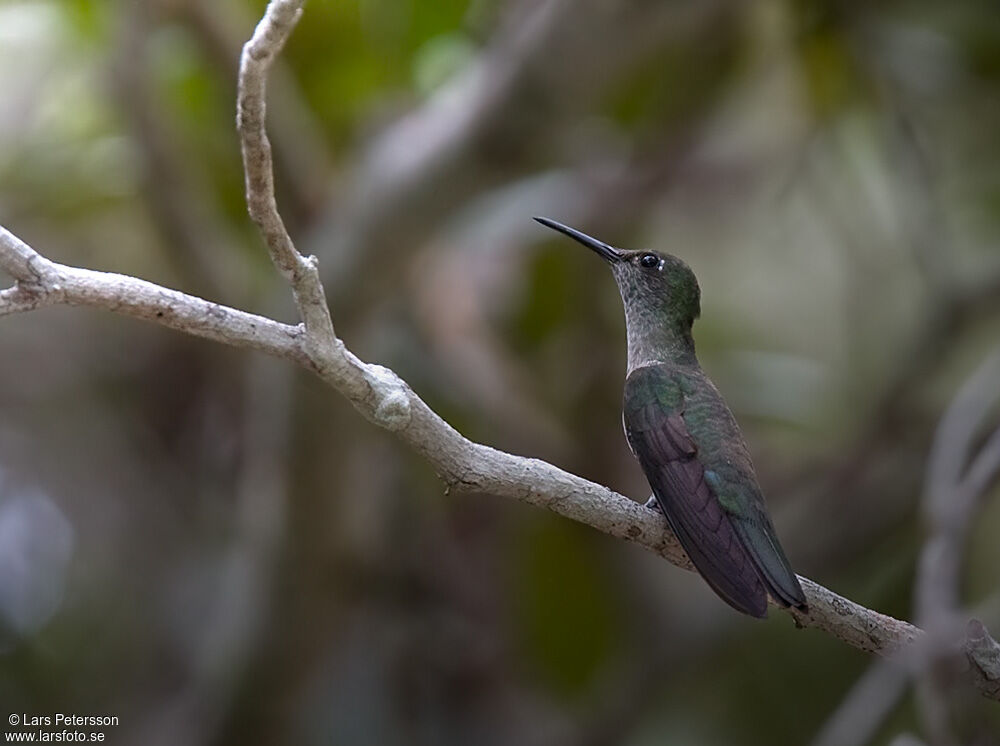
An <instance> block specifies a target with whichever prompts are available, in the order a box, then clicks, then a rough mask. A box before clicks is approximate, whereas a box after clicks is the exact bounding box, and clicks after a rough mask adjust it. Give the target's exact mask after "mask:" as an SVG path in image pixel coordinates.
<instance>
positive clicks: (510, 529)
mask: <svg viewBox="0 0 1000 746" xmlns="http://www.w3.org/2000/svg"><path fill="white" fill-rule="evenodd" d="M263 5H264V4H263V3H261V2H243V1H242V0H220V1H219V2H211V3H210V2H198V1H197V0H137V1H135V2H84V1H83V0H76V1H69V0H66V1H62V2H59V1H55V0H49V1H40V0H39V1H34V2H32V1H26V2H10V1H8V2H4V3H0V91H2V94H0V102H2V103H0V222H2V224H3V225H5V226H6V227H8V228H9V229H10V230H12V231H13V232H14V233H16V234H18V235H19V236H21V237H22V238H23V239H25V240H26V241H28V242H29V243H31V244H32V245H33V246H34V247H35V248H36V249H37V250H39V251H40V252H42V253H43V254H45V255H47V256H49V257H50V258H52V259H55V260H58V261H63V262H67V263H70V264H75V265H79V266H85V267H89V268H94V269H103V270H109V271H116V272H124V273H129V274H135V275H138V276H140V277H143V278H145V279H149V280H152V281H154V282H158V283H162V284H165V285H168V286H170V287H175V288H178V289H182V290H185V291H187V292H191V293H195V294H199V295H202V296H205V297H208V298H211V299H213V300H217V301H219V302H222V303H226V304H230V305H235V306H238V307H241V308H246V309H248V310H253V311H256V312H258V313H264V314H268V315H273V316H275V317H277V318H280V319H282V320H285V321H292V320H293V319H294V312H293V310H292V307H291V303H290V298H289V292H288V289H287V287H286V286H284V285H283V283H282V282H281V281H280V279H279V278H278V277H277V275H276V273H275V271H274V270H273V268H272V267H271V265H270V263H269V261H268V258H267V254H266V251H265V250H264V248H263V246H262V244H261V241H260V239H259V237H258V236H257V235H256V233H255V232H254V230H253V228H252V226H251V224H250V223H249V220H248V219H247V217H246V211H245V205H244V202H243V196H242V173H241V169H240V160H239V151H238V144H237V139H236V136H235V132H234V126H233V125H234V116H235V115H234V109H235V105H234V102H235V75H236V70H237V61H238V55H239V48H240V45H241V44H242V42H243V41H244V40H245V39H246V38H248V37H249V34H250V32H251V30H252V28H253V25H254V24H255V22H256V20H257V19H258V18H259V14H260V12H261V11H262V9H263ZM998 83H1000V14H998V13H997V12H996V6H995V4H993V3H986V2H983V3H967V2H957V3H940V2H930V1H927V2H920V1H918V0H913V1H911V2H891V3H857V2H793V1H790V0H789V1H782V0H773V1H772V0H767V1H766V2H753V3H751V2H743V3H740V2H723V1H722V0H708V1H707V2H695V1H694V0H687V1H686V2H676V3H666V2H659V1H654V0H623V1H622V2H617V3H607V2H602V1H601V0H581V1H579V2H569V1H568V0H551V1H546V2H540V1H534V0H531V1H529V0H523V1H520V0H510V1H503V0H471V2H466V1H465V0H436V1H435V2H419V1H418V0H403V1H401V2H394V1H391V0H360V1H359V2H355V1H351V2H342V1H337V2H334V1H333V0H312V1H311V2H309V3H308V4H307V6H306V11H305V15H304V17H303V19H302V21H301V23H300V25H299V27H298V28H297V30H296V31H295V32H294V35H293V37H292V39H291V41H290V42H289V44H288V46H287V48H286V50H285V52H284V54H283V55H282V57H281V58H280V60H279V63H278V64H277V66H276V68H275V70H274V72H273V74H272V76H271V83H270V88H269V92H268V106H269V118H270V134H271V137H272V142H273V144H274V149H275V159H276V171H277V194H278V202H279V206H280V208H281V210H282V214H283V216H284V217H285V219H286V221H287V223H288V225H289V228H290V230H291V232H292V235H293V237H294V238H295V239H296V241H297V243H298V245H299V248H300V249H301V250H303V251H305V252H311V253H315V254H317V255H318V256H319V257H320V267H321V269H322V271H323V273H324V277H325V279H326V280H327V287H328V294H329V300H330V305H331V308H332V311H333V317H334V323H335V324H336V326H337V329H338V332H339V333H340V335H341V336H342V338H343V339H344V340H345V341H346V343H347V344H348V345H349V346H350V347H351V349H353V350H354V351H355V352H357V353H358V354H359V355H361V356H362V357H364V358H365V359H366V360H371V361H374V362H379V363H382V364H385V365H388V366H391V367H392V368H393V369H394V370H396V371H397V372H398V373H399V374H400V375H402V376H403V377H404V378H405V379H406V380H407V381H409V382H410V384H411V385H412V386H413V387H414V389H415V390H416V391H417V393H418V394H420V395H421V396H423V397H424V398H425V399H426V400H427V401H428V402H429V403H430V404H431V405H432V406H433V407H435V408H436V409H437V410H438V411H439V412H440V413H441V414H442V415H443V416H444V417H445V418H446V419H447V420H448V421H449V422H451V423H452V424H453V425H455V426H456V427H458V428H459V429H460V430H461V431H462V432H464V433H465V434H467V435H468V436H470V437H472V438H474V439H477V440H481V441H484V442H487V443H489V444H491V445H495V446H497V447H500V448H503V449H506V450H510V451H513V452H515V453H519V454H524V455H531V456H537V457H540V458H543V459H546V460H549V461H551V462H553V463H555V464H557V465H559V466H561V467H563V468H566V469H569V470H571V471H573V472H576V473H578V474H581V475H583V476H585V477H587V478H589V479H592V480H595V481H598V482H601V483H603V484H607V485H609V486H610V487H612V488H614V489H616V490H619V491H621V492H624V493H625V494H628V495H631V496H632V497H634V498H635V499H645V497H646V496H647V494H648V488H647V486H646V485H645V482H644V480H643V477H642V475H641V472H640V471H639V469H638V467H637V465H636V464H635V463H634V461H633V460H632V458H631V456H630V454H629V453H628V450H627V447H626V445H625V441H624V437H623V435H622V432H621V423H620V396H621V386H622V379H623V372H624V356H625V342H624V329H623V323H622V313H621V308H620V300H619V299H618V296H617V293H616V291H615V287H614V283H613V282H612V280H611V277H610V274H609V273H608V271H607V269H606V268H605V267H603V266H602V265H601V263H600V262H599V261H598V260H597V259H596V258H595V257H594V256H593V255H591V254H589V253H588V252H586V250H584V249H583V248H582V247H579V246H577V245H575V244H572V243H571V242H569V241H567V240H565V239H562V238H559V237H557V236H555V234H552V233H550V232H547V231H545V230H544V229H543V228H541V227H540V226H538V225H536V224H535V223H533V222H532V221H531V220H530V217H531V216H532V215H536V214H540V215H548V216H551V217H553V218H556V219H559V220H562V221H563V222H566V223H569V224H571V225H575V226H577V227H579V228H581V229H583V230H586V231H588V232H591V233H593V234H594V235H597V236H598V237H600V238H603V239H605V240H607V241H608V242H610V243H614V244H617V245H620V246H625V247H643V246H649V247H654V248H657V249H661V250H666V251H669V252H671V253H674V254H677V255H678V256H680V257H682V258H683V259H684V260H685V261H687V262H688V263H689V264H690V265H691V266H692V267H693V269H694V270H695V272H696V274H697V275H698V277H699V280H700V282H701V286H702V309H703V314H702V319H701V320H700V321H699V322H698V323H697V324H696V326H695V337H696V340H697V344H698V351H699V355H700V357H701V360H702V363H703V365H704V367H705V368H706V369H707V371H708V372H709V374H710V375H711V376H712V377H713V378H714V379H715V381H716V382H717V383H718V385H719V387H720V388H721V390H722V391H723V393H724V395H725V396H726V397H727V399H728V401H729V402H730V404H731V406H732V407H733V409H734V411H735V413H736V415H737V417H738V419H739V420H740V422H741V423H742V425H743V428H744V430H745V433H746V435H747V438H748V440H749V442H750V444H751V449H752V452H753V454H754V457H755V460H756V463H757V467H758V472H759V476H760V479H761V483H762V485H763V487H764V489H765V492H766V493H767V494H768V496H769V504H770V506H771V510H772V514H773V515H774V518H775V521H776V524H777V527H778V531H779V534H780V535H781V537H782V541H783V543H784V545H785V547H786V549H787V551H788V554H789V555H790V557H791V559H792V561H793V564H794V565H795V567H796V569H797V570H798V571H799V572H800V573H802V574H804V575H807V576H809V577H811V578H813V579H815V580H817V581H818V582H821V583H823V584H825V585H827V586H829V587H831V588H833V589H835V590H837V591H838V592H840V593H842V594H843V595H846V596H848V597H850V598H852V599H854V600H856V601H858V602H860V603H863V604H865V605H867V606H870V607H874V608H877V609H879V610H881V611H884V612H886V613H890V614H893V615H896V616H900V617H903V618H912V616H913V614H912V610H911V593H912V588H913V581H914V573H915V565H916V558H917V555H918V553H919V551H920V548H921V545H922V541H923V537H924V531H923V528H922V523H921V519H920V499H921V494H922V491H923V484H924V476H925V469H926V463H927V456H928V451H929V448H930V444H931V440H932V437H933V433H934V429H935V426H936V424H937V423H938V421H939V419H940V417H941V413H942V412H943V410H944V408H945V407H946V405H947V403H948V402H949V401H950V400H951V398H952V397H953V396H954V393H955V391H956V389H957V388H958V386H959V385H960V384H961V382H962V381H963V380H965V379H966V378H967V377H968V376H969V375H970V373H971V372H972V371H973V370H974V369H975V368H976V367H977V366H978V365H979V363H980V361H981V360H982V359H983V358H984V357H985V356H986V354H987V352H988V351H989V350H990V349H991V348H993V347H995V346H996V341H997V335H998V331H1000V251H998V249H997V239H998V237H1000V168H998V166H1000V148H998V147H997V141H998V139H997V133H998V132H1000V95H998V94H1000V87H998ZM998 385H1000V384H998ZM993 496H994V497H996V488H995V487H994V489H993ZM987 497H988V496H987ZM998 531H1000V502H998V501H997V500H995V499H994V500H989V499H986V500H984V502H983V509H982V512H981V513H980V514H979V515H978V518H977V520H976V522H975V526H974V530H973V532H972V535H971V536H970V538H969V541H968V562H967V568H966V572H965V580H966V586H965V588H964V590H963V598H964V600H965V601H966V602H967V603H968V604H969V605H970V607H975V606H977V605H980V604H984V603H985V604H986V605H987V606H986V608H987V609H990V608H992V609H993V612H992V613H993V616H992V617H990V616H989V615H988V614H987V615H984V619H985V620H986V621H987V622H988V623H989V622H990V619H993V620H994V621H993V624H994V631H996V626H995V625H996V623H997V620H998V617H1000V614H998V613H997V612H996V607H997V605H998V604H997V601H998V597H997V586H998V582H1000V570H998V567H1000V543H998V542H997V541H996V538H995V537H996V536H997V533H998ZM990 604H992V606H990ZM772 617H773V618H772V619H770V620H769V621H767V622H755V621H753V620H750V619H747V618H744V617H741V616H739V615H738V614H736V613H735V612H733V611H731V610H730V609H729V608H728V607H726V606H725V605H724V604H723V603H722V602H720V601H719V600H718V599H717V598H716V597H715V596H714V595H713V594H712V593H711V592H710V591H709V590H708V588H707V587H706V586H705V585H704V584H703V583H702V581H700V579H699V578H697V577H696V576H695V575H693V574H690V573H686V572H683V571H681V570H678V569H676V568H674V567H672V566H670V565H668V564H667V563H665V562H663V561H662V560H660V559H658V558H656V557H655V556H653V555H651V554H648V553H646V552H644V551H643V550H641V549H638V548H636V547H634V546H630V545H625V544H623V543H621V542H619V541H615V540H612V539H609V538H607V537H605V536H602V535H600V534H598V533H596V532H594V531H592V530H590V529H587V528H583V527H580V526H577V525H574V524H572V523H570V522H568V521H566V520H564V519H561V518H558V517H556V516H553V515H551V514H549V513H546V512H545V511H542V510H538V509H533V508H530V507H527V506H525V505H521V504H518V503H516V502H512V501H510V500H505V499H500V498H496V497H492V496H489V495H478V494H474V495H464V494H454V493H453V494H445V491H444V487H443V484H442V483H441V482H440V481H439V480H438V479H437V478H436V477H435V475H434V473H433V472H432V470H431V469H430V468H429V467H428V466H427V464H425V463H424V462H422V461H421V460H420V459H419V458H418V457H417V456H415V455H414V454H412V453H411V452H409V451H408V450H406V449H405V448H404V447H402V446H401V445H400V444H399V443H397V442H396V441H395V440H394V439H393V438H392V437H391V436H390V435H388V434H386V433H385V432H383V431H380V430H378V429H376V428H374V427H373V426H371V425H369V424H368V423H367V422H365V421H364V420H363V419H362V418H361V417H359V416H358V415H357V414H356V413H355V412H354V411H353V409H351V408H350V406H349V405H348V404H347V403H345V402H344V401H343V400H341V399H340V398H339V397H338V396H337V395H336V394H335V393H334V392H332V391H331V390H330V389H328V388H326V387H324V386H323V385H322V384H321V383H320V382H319V381H318V380H317V379H315V378H313V377H311V376H309V375H308V374H305V373H303V372H301V371H299V370H296V369H293V367H292V366H291V365H290V364H288V363H284V362H280V361H274V360H270V359H265V358H262V357H261V356H259V355H255V354H252V353H249V352H246V351H237V350H231V349H226V348H222V347H220V346H217V345H213V344H211V343H208V342H205V341H201V340H196V339H190V338H186V337H183V336H181V335H179V334H177V333H174V332H171V331H168V330H165V329H160V328H157V327H154V326H150V325H145V324H142V323H139V322H137V321H133V320H130V319H126V318H122V317H118V316H111V315H108V314H106V313H101V312H97V311H91V310H84V309H66V308H56V309H49V310H43V311H39V312H36V313H32V314H27V315H21V316H12V317H7V318H4V319H2V321H0V705H2V706H3V708H2V709H5V710H8V711H9V712H17V713H27V714H29V715H30V714H46V713H52V712H76V713H80V714H108V715H117V716H118V717H119V718H120V719H121V725H120V726H118V727H117V728H112V729H109V730H108V731H107V732H108V737H109V741H110V742H111V743H144V744H228V743H233V744H235V743H242V744H246V743H260V744H285V743H301V744H338V746H339V745H348V746H350V745H353V744H411V743H412V744H560V745H565V746H575V745H577V744H580V745H584V744H594V745H597V744H619V743H623V744H634V745H635V746H644V745H646V744H663V743H671V744H686V743H692V744H694V743H697V744H733V743H740V744H758V743H760V744H763V743H789V744H797V743H803V744H804V743H808V742H809V741H810V739H811V738H813V736H814V735H815V734H816V733H817V732H818V731H819V729H820V728H821V726H822V725H823V723H824V721H825V720H826V718H828V717H829V716H830V714H831V713H832V712H833V711H834V709H835V708H836V707H837V705H838V704H839V703H840V701H841V700H842V698H843V697H844V696H845V694H846V693H847V692H848V691H849V690H850V687H851V685H852V683H853V682H854V681H855V680H856V679H857V677H859V676H860V675H861V674H862V673H863V672H864V671H865V670H866V668H867V667H868V666H869V665H871V663H872V659H871V658H869V657H868V656H866V655H864V654H862V653H860V652H858V651H856V650H853V649H851V648H848V647H846V646H845V645H843V644H841V643H839V642H837V641H836V640H833V639H832V638H829V637H827V636H824V635H823V634H821V633H818V632H815V631H797V630H795V629H794V627H793V625H792V623H791V621H790V619H788V618H787V617H786V616H784V615H782V614H777V613H775V614H772ZM968 717H969V718H970V721H969V722H978V720H977V718H980V717H986V718H987V722H988V723H992V726H994V727H995V728H996V729H1000V721H998V719H997V712H996V707H995V705H992V706H991V705H990V704H987V703H985V702H983V703H980V702H977V701H975V699H973V703H972V704H971V710H970V714H969V715H968ZM5 727H6V726H5ZM984 727H985V728H986V730H979V731H978V732H979V733H980V735H979V736H978V738H979V739H980V740H978V741H975V742H976V743H989V742H990V741H989V737H988V736H986V735H984V734H985V733H987V732H989V731H988V728H989V726H984ZM917 730H918V719H917V717H916V713H915V706H914V702H913V700H912V698H911V697H910V696H909V695H908V696H907V697H906V698H904V699H903V700H902V702H901V703H900V705H899V706H898V707H896V708H894V709H893V713H892V715H891V717H890V718H889V719H888V720H887V721H886V722H885V724H884V725H883V726H882V727H881V729H880V730H879V733H878V736H877V737H876V738H875V740H873V741H871V743H877V744H888V743H890V742H891V741H892V740H893V738H895V737H896V736H897V735H899V734H902V733H906V732H911V731H917ZM984 739H985V740H984ZM994 743H995V741H994Z"/></svg>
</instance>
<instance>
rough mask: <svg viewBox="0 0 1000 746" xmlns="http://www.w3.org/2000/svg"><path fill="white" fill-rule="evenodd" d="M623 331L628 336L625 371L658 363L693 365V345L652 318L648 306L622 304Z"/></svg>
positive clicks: (694, 362)
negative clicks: (639, 307) (644, 307)
mask: <svg viewBox="0 0 1000 746" xmlns="http://www.w3.org/2000/svg"><path fill="white" fill-rule="evenodd" d="M625 332H626V336H627V338H628V371H627V372H626V375H628V374H630V373H631V372H632V371H633V370H635V369H636V368H643V367H645V366H647V365H658V364H660V363H671V364H674V365H677V364H682V365H697V364H698V361H697V359H696V358H695V354H694V345H693V343H692V342H691V339H690V337H688V338H687V339H685V338H684V337H683V336H681V335H678V333H677V332H676V331H675V330H673V329H671V328H670V327H669V326H668V325H666V324H664V323H663V322H662V320H660V319H657V318H655V316H654V314H653V313H652V312H651V311H650V310H648V309H642V310H637V309H636V306H635V305H634V304H628V305H626V306H625Z"/></svg>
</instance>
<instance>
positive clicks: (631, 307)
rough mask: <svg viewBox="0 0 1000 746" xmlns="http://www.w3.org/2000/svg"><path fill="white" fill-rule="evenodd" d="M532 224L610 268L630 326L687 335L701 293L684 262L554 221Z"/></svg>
mask: <svg viewBox="0 0 1000 746" xmlns="http://www.w3.org/2000/svg"><path fill="white" fill-rule="evenodd" d="M535 220H537V221H538V222H539V223H541V224H542V225H544V226H546V227H548V228H551V229H552V230H555V231H559V232H560V233H564V234H565V235H567V236H569V237H570V238H572V239H574V240H575V241H579V242H580V243H582V244H583V245H584V246H586V247H587V248H588V249H591V250H592V251H594V252H595V253H597V254H598V255H600V256H601V257H602V258H603V259H604V260H605V261H607V262H608V263H609V264H610V265H611V271H612V272H613V273H614V276H615V280H616V281H617V283H618V290H619V291H620V292H621V295H622V300H623V301H624V303H625V312H626V316H627V317H628V319H629V322H630V323H632V322H633V321H634V322H636V323H643V324H665V325H667V326H669V327H671V328H674V329H676V330H677V331H678V332H681V333H688V334H690V331H691V325H692V324H693V323H694V320H695V319H696V318H698V315H699V314H700V313H701V291H700V290H699V288H698V280H697V279H696V278H695V276H694V272H692V271H691V268H690V267H688V266H687V264H685V263H684V262H683V261H681V260H680V259H678V258H677V257H675V256H672V255H671V254H664V253H662V252H659V251H650V250H648V249H640V250H629V249H618V248H615V247H614V246H610V245H609V244H606V243H604V242H603V241H599V240H597V239H596V238H593V237H591V236H588V235H587V234H586V233H581V232H580V231H578V230H576V229H574V228H570V227H569V226H566V225H563V224H562V223H557V222H556V221H555V220H549V219H548V218H535Z"/></svg>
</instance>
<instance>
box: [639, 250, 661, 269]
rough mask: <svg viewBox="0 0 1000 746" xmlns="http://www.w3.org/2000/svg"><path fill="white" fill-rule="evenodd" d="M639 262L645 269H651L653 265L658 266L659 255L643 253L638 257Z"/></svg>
mask: <svg viewBox="0 0 1000 746" xmlns="http://www.w3.org/2000/svg"><path fill="white" fill-rule="evenodd" d="M639 264H641V265H642V266H643V267H646V268H647V269H652V268H653V267H658V266H659V264H660V257H658V256H657V255H656V254H643V255H642V256H641V257H639Z"/></svg>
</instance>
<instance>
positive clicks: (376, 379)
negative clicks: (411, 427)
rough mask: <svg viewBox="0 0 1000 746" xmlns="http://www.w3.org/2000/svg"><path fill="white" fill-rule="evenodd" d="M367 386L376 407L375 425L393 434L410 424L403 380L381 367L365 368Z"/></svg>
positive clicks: (374, 412)
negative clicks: (370, 390) (369, 388)
mask: <svg viewBox="0 0 1000 746" xmlns="http://www.w3.org/2000/svg"><path fill="white" fill-rule="evenodd" d="M366 372H367V374H368V376H367V378H368V385H369V386H371V389H372V394H373V396H374V397H375V401H376V405H375V409H374V410H373V411H372V419H373V420H375V424H377V425H379V426H381V427H384V428H385V429H386V430H391V431H393V432H395V431H397V430H402V429H403V428H404V427H406V426H407V425H408V424H410V395H409V392H408V390H407V387H406V384H405V383H403V379H402V378H400V377H399V376H398V375H396V374H395V373H393V372H392V371H391V370H389V369H388V368H385V367H383V366H381V365H368V366H366Z"/></svg>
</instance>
